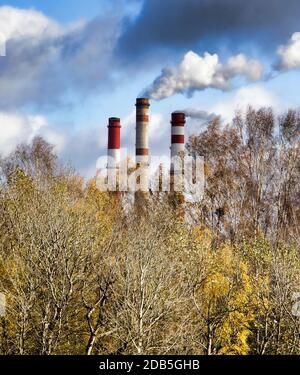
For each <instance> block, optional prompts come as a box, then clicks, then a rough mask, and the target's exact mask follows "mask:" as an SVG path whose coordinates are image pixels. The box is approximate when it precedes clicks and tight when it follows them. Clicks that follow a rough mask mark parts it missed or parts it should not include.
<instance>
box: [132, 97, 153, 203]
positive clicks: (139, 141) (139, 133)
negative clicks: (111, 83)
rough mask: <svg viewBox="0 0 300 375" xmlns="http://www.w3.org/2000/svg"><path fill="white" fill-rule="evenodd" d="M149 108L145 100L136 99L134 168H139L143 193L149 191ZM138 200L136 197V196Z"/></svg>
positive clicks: (147, 101)
mask: <svg viewBox="0 0 300 375" xmlns="http://www.w3.org/2000/svg"><path fill="white" fill-rule="evenodd" d="M149 108H150V103H149V99H147V98H137V100H136V144H135V147H136V152H135V155H136V166H137V168H139V175H140V178H139V183H140V190H141V191H142V192H143V193H146V194H147V192H148V190H149V139H148V127H149ZM136 198H138V195H136Z"/></svg>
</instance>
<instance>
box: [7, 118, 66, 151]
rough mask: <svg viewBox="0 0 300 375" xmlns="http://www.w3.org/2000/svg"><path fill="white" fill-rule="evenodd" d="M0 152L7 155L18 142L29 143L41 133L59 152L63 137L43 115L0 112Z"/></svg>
mask: <svg viewBox="0 0 300 375" xmlns="http://www.w3.org/2000/svg"><path fill="white" fill-rule="evenodd" d="M0 124H1V137H0V154H1V155H2V156H7V155H8V154H9V153H10V152H12V151H13V150H14V149H15V147H16V146H17V145H18V144H20V143H29V142H31V141H32V139H33V138H34V137H35V136H38V135H41V136H43V138H44V139H45V140H46V141H48V142H49V143H51V144H53V145H54V146H55V149H56V151H57V152H60V151H61V150H62V148H63V145H64V138H63V136H62V135H61V134H59V133H58V132H56V131H55V130H53V129H52V128H51V127H50V126H49V124H48V122H47V120H46V119H45V118H44V117H43V116H38V115H25V114H20V113H6V112H0Z"/></svg>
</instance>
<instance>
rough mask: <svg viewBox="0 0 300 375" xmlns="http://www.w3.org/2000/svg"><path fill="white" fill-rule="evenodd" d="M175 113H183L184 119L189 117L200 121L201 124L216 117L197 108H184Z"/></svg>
mask: <svg viewBox="0 0 300 375" xmlns="http://www.w3.org/2000/svg"><path fill="white" fill-rule="evenodd" d="M175 112H183V113H185V115H186V117H190V118H191V119H194V120H200V121H203V122H210V121H212V120H214V119H215V118H216V117H218V116H217V115H216V114H215V113H209V112H207V111H204V110H201V109H197V108H186V109H183V110H179V111H175Z"/></svg>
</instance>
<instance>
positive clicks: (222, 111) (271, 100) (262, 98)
mask: <svg viewBox="0 0 300 375" xmlns="http://www.w3.org/2000/svg"><path fill="white" fill-rule="evenodd" d="M249 105H251V106H252V107H253V108H254V109H259V108H261V107H273V108H274V109H275V110H276V111H280V110H281V109H282V108H283V104H282V103H281V101H280V100H279V98H278V97H277V96H276V95H275V94H274V93H273V92H271V91H269V90H267V89H265V88H264V87H262V86H260V85H255V86H250V87H244V88H241V89H239V90H237V91H236V92H235V94H234V95H233V97H231V98H229V99H226V100H223V101H221V102H219V103H217V104H215V105H214V106H212V107H211V108H210V111H211V112H213V113H216V114H217V115H221V116H222V119H224V120H225V121H226V122H230V121H231V120H232V119H233V117H234V115H235V113H236V111H242V112H245V111H246V110H247V108H248V106H249Z"/></svg>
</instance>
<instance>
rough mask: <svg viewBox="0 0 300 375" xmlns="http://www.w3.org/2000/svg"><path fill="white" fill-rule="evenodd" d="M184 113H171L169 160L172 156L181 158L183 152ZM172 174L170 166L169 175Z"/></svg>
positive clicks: (172, 170)
mask: <svg viewBox="0 0 300 375" xmlns="http://www.w3.org/2000/svg"><path fill="white" fill-rule="evenodd" d="M185 122H186V121H185V113H184V112H173V113H172V121H171V125H172V127H171V159H172V158H173V157H174V156H183V155H184V150H185V144H184V126H185ZM172 172H174V169H173V165H172V164H171V173H172Z"/></svg>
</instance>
